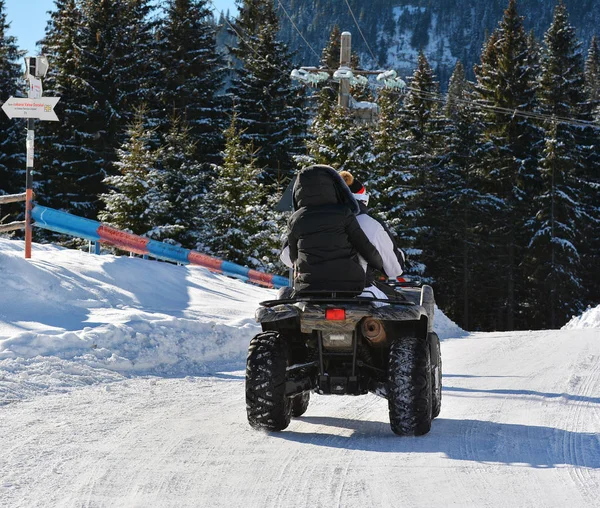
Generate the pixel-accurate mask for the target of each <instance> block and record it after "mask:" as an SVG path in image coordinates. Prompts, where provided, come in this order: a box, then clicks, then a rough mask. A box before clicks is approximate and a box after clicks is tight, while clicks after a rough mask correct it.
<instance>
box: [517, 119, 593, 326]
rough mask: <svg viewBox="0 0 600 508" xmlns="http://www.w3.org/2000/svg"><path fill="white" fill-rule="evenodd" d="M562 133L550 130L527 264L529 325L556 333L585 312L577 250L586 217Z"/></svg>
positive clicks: (542, 162) (542, 164) (542, 161)
mask: <svg viewBox="0 0 600 508" xmlns="http://www.w3.org/2000/svg"><path fill="white" fill-rule="evenodd" d="M561 137H562V138H563V139H564V137H563V136H561V135H560V131H559V128H558V126H557V125H556V124H554V125H553V126H552V127H551V128H549V129H548V131H547V135H546V146H545V149H544V153H543V157H542V159H541V161H540V166H541V172H542V177H543V183H544V190H543V193H542V194H540V195H539V196H538V197H537V198H536V200H535V201H536V207H537V213H536V215H535V217H534V219H533V227H534V229H535V235H534V236H533V238H532V239H531V242H530V244H529V245H528V249H527V254H526V257H525V261H524V264H525V266H526V267H527V269H528V280H527V282H528V284H529V287H530V294H531V301H530V302H529V303H530V304H531V311H530V312H531V316H530V321H529V323H530V326H533V327H535V328H557V327H559V326H562V325H563V324H564V323H566V322H567V321H568V320H569V319H570V318H571V317H572V316H574V315H577V314H579V313H580V312H581V311H582V310H583V302H582V296H583V286H582V282H581V278H580V275H579V273H580V262H581V258H580V255H579V252H578V249H577V247H576V245H577V243H578V240H579V231H578V223H579V222H580V220H581V218H582V210H581V205H580V203H579V201H580V198H579V196H578V193H577V189H576V188H575V187H573V181H572V154H571V153H569V152H571V149H570V147H569V146H568V145H567V144H565V142H564V141H561V140H560V138H561Z"/></svg>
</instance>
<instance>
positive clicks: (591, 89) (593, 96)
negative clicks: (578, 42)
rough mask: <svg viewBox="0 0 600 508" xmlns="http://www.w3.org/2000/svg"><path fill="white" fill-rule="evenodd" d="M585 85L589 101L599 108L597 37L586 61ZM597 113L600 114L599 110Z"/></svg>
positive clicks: (598, 52)
mask: <svg viewBox="0 0 600 508" xmlns="http://www.w3.org/2000/svg"><path fill="white" fill-rule="evenodd" d="M585 84H586V88H587V93H588V97H589V100H590V101H591V102H592V103H593V104H594V105H595V106H596V108H598V107H599V106H600V48H599V45H598V37H597V36H596V35H594V37H592V42H591V43H590V49H589V51H588V55H587V59H586V61H585ZM597 113H600V111H599V110H598V109H597ZM597 116H598V115H597Z"/></svg>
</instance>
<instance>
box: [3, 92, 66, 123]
mask: <svg viewBox="0 0 600 508" xmlns="http://www.w3.org/2000/svg"><path fill="white" fill-rule="evenodd" d="M59 100H60V97H40V98H39V99H27V98H22V97H11V98H10V99H8V100H7V101H6V102H5V103H4V104H3V105H2V109H3V110H4V112H5V113H6V115H7V116H8V118H39V119H40V120H50V121H52V122H58V117H57V116H56V113H55V112H54V106H56V103H57V102H58V101H59Z"/></svg>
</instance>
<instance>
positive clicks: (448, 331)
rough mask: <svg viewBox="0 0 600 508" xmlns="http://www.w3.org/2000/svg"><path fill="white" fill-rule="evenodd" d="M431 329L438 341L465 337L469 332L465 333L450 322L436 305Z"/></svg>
mask: <svg viewBox="0 0 600 508" xmlns="http://www.w3.org/2000/svg"><path fill="white" fill-rule="evenodd" d="M433 329H434V330H435V332H436V333H437V334H438V337H439V338H440V339H451V338H458V337H466V336H467V335H469V332H465V331H464V330H463V329H462V328H461V327H460V326H458V325H457V324H456V323H455V322H454V321H452V320H450V318H449V317H447V316H446V315H445V314H444V313H443V312H442V311H441V310H440V309H439V308H438V306H437V305H436V306H435V312H434V315H433Z"/></svg>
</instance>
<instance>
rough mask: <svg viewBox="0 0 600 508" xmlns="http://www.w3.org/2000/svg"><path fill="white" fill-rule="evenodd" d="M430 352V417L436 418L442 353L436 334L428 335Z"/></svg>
mask: <svg viewBox="0 0 600 508" xmlns="http://www.w3.org/2000/svg"><path fill="white" fill-rule="evenodd" d="M429 345H430V351H431V417H432V418H437V416H438V415H439V414H440V411H441V409H442V352H441V350H440V338H439V337H438V335H437V333H435V332H430V333H429Z"/></svg>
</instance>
